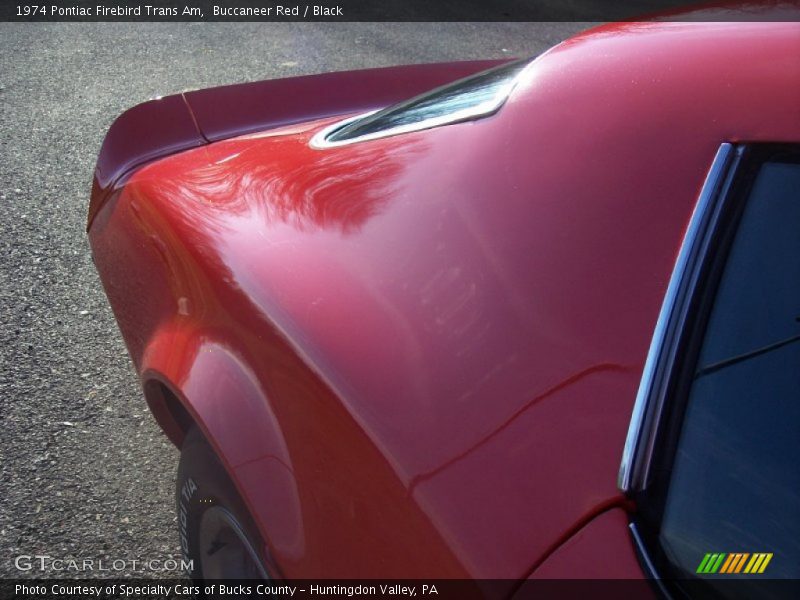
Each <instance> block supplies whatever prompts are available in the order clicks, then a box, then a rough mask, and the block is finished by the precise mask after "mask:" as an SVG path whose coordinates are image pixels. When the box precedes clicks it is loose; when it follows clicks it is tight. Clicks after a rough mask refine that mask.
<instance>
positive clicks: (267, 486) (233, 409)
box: [142, 325, 305, 562]
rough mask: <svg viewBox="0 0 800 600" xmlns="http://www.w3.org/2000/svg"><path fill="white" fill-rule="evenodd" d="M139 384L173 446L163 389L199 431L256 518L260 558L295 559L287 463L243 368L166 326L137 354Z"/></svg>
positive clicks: (256, 387)
mask: <svg viewBox="0 0 800 600" xmlns="http://www.w3.org/2000/svg"><path fill="white" fill-rule="evenodd" d="M176 349H180V350H179V351H177V350H176ZM176 357H180V358H177V359H176ZM142 385H143V388H144V390H145V395H146V397H147V402H148V405H149V406H150V409H151V411H152V413H153V415H154V416H155V418H156V420H157V421H158V423H159V425H160V426H161V428H162V429H163V430H164V432H165V433H166V434H167V435H168V436H169V437H170V439H171V440H172V441H173V442H174V443H175V444H176V445H178V446H180V444H181V442H182V439H183V435H184V433H185V432H184V431H183V430H182V427H181V426H180V424H179V423H178V422H177V420H176V418H175V414H174V412H173V411H172V410H171V409H170V407H169V406H168V402H167V399H166V397H165V395H164V394H163V392H162V391H161V390H162V389H164V388H165V389H167V390H169V392H170V393H171V394H172V395H173V396H174V398H175V399H176V400H177V401H178V402H179V403H180V405H181V407H182V408H183V409H184V410H185V411H186V412H187V413H188V414H189V415H190V417H191V420H192V421H193V423H194V424H196V425H197V427H199V428H200V430H201V431H202V432H203V434H204V436H205V437H206V439H207V440H208V442H209V443H210V444H211V446H212V447H213V448H214V450H215V451H216V453H217V456H219V457H220V460H221V462H222V463H223V465H224V466H225V468H226V470H227V471H228V474H229V475H230V476H231V479H232V480H233V482H234V484H235V485H236V486H237V488H238V491H239V494H240V496H241V497H242V499H243V500H244V501H245V504H246V505H247V506H248V508H249V509H250V513H251V515H253V516H254V518H256V521H257V525H258V527H259V529H260V531H261V532H262V536H263V538H264V539H265V540H266V541H267V544H268V546H269V549H268V552H265V553H264V555H265V556H275V557H276V558H280V561H279V562H282V561H283V560H286V559H292V558H296V557H299V556H301V555H302V553H303V550H304V546H305V544H304V534H303V523H302V516H301V515H302V513H301V509H300V499H299V494H298V491H297V485H296V482H295V478H294V472H293V469H292V461H291V458H290V456H289V451H288V448H287V446H286V442H285V439H284V435H283V432H282V430H281V427H280V425H279V423H278V419H277V418H276V416H275V414H274V412H273V409H272V407H271V404H270V402H269V399H268V397H267V394H266V392H265V391H264V389H263V387H262V386H261V384H260V383H259V381H258V379H257V377H256V376H255V374H254V373H253V372H252V370H251V369H250V368H249V367H248V366H247V364H246V362H245V361H244V360H243V359H241V358H240V357H239V356H237V354H236V352H235V351H233V350H231V349H230V348H228V347H226V346H225V345H223V344H220V343H217V342H216V341H214V340H212V339H211V338H210V337H209V336H208V335H204V334H201V333H199V332H196V331H186V330H185V329H183V328H180V327H177V326H174V325H169V326H166V327H162V328H161V330H160V331H159V332H158V333H157V334H156V335H155V336H154V338H153V340H152V342H151V344H149V345H148V347H147V350H146V351H145V353H144V356H143V359H142ZM162 386H163V388H162ZM244 490H247V491H248V493H247V494H245V493H244ZM256 507H257V508H258V510H254V508H256ZM263 515H270V522H269V523H263V522H260V520H259V518H260V516H263Z"/></svg>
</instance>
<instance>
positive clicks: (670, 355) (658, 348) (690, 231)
mask: <svg viewBox="0 0 800 600" xmlns="http://www.w3.org/2000/svg"><path fill="white" fill-rule="evenodd" d="M742 151H743V147H735V146H734V145H733V144H727V143H726V144H722V145H721V146H720V148H719V150H717V154H716V156H715V157H714V161H713V162H712V164H711V168H710V169H709V172H708V175H707V176H706V180H705V183H704V184H703V187H702V190H701V192H700V197H699V198H698V201H697V205H696V206H695V209H694V212H693V213H692V217H691V219H690V221H689V226H688V228H687V230H686V234H685V236H684V239H683V243H682V244H681V249H680V252H679V254H678V258H677V261H676V263H675V267H674V269H673V272H672V276H671V277H670V281H669V285H668V286H667V293H666V296H665V298H664V303H663V305H662V306H661V312H660V313H659V315H658V320H657V321H656V327H655V331H654V333H653V339H652V342H651V344H650V349H649V351H648V353H647V360H646V361H645V365H644V371H643V373H642V380H641V383H640V384H639V391H638V393H637V395H636V402H635V404H634V407H633V414H632V416H631V422H630V426H629V428H628V436H627V438H626V440H625V448H624V450H623V452H622V463H621V465H620V470H619V478H618V481H617V482H618V485H619V488H620V489H621V490H622V491H623V492H626V493H632V492H638V491H642V490H644V489H645V487H647V483H648V481H649V479H648V472H649V469H650V464H651V462H652V458H653V450H654V445H655V438H656V434H657V432H658V427H659V422H660V420H661V415H662V412H663V410H664V403H665V400H666V394H667V387H668V384H669V379H670V377H671V375H672V371H673V366H674V364H675V360H676V356H677V351H678V343H679V341H680V336H681V332H682V331H683V329H684V323H685V321H686V316H687V313H688V310H689V305H690V301H691V298H692V296H693V295H694V291H695V288H696V287H697V283H698V279H699V275H700V271H701V268H702V265H703V262H704V258H705V256H706V254H707V252H708V249H709V243H710V239H711V235H712V233H713V231H714V229H715V225H716V223H717V221H718V219H719V215H720V211H721V209H722V204H723V202H721V201H720V200H721V199H722V198H724V196H725V195H726V191H727V188H728V186H729V184H730V180H731V177H732V174H733V172H734V171H735V168H736V165H737V164H738V162H739V159H740V158H741V154H742Z"/></svg>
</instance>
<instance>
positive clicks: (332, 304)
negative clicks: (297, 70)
mask: <svg viewBox="0 0 800 600" xmlns="http://www.w3.org/2000/svg"><path fill="white" fill-rule="evenodd" d="M488 64H489V63H456V64H448V65H425V66H417V67H400V68H393V69H380V70H370V71H358V72H351V73H334V74H328V75H321V76H313V77H305V78H296V79H288V80H281V81H271V82H263V83H258V84H248V85H242V86H232V87H229V88H221V89H215V90H205V91H200V92H190V93H186V94H183V95H180V96H173V97H169V98H164V99H161V100H157V101H154V102H151V103H148V104H145V105H142V106H140V107H137V108H134V109H132V110H131V111H129V112H128V113H126V114H125V115H123V116H122V117H120V119H119V120H118V121H117V123H116V124H115V125H114V126H113V127H112V129H111V132H110V133H109V136H108V138H107V139H106V142H105V144H104V146H103V150H102V152H101V156H100V159H99V161H98V168H97V173H96V179H95V186H94V190H93V196H92V205H91V206H92V207H91V211H90V227H89V237H90V240H91V246H92V250H93V254H94V258H95V261H96V264H97V268H98V271H99V273H100V276H101V279H102V282H103V285H104V286H105V290H106V292H107V295H108V298H109V300H110V302H111V306H112V307H113V310H114V313H115V315H116V318H117V320H118V322H119V326H120V329H121V331H122V334H123V336H124V338H125V341H126V343H127V346H128V349H129V351H130V354H131V357H132V359H133V362H134V364H135V366H136V370H137V372H138V373H139V375H140V377H141V381H142V385H143V388H144V390H145V394H146V397H147V401H148V403H149V405H150V408H151V409H152V412H153V414H154V415H155V417H156V419H157V420H158V422H159V424H160V425H161V427H162V428H163V430H164V431H165V432H166V434H167V435H168V436H169V437H170V438H171V439H172V440H173V441H174V442H175V443H176V444H178V445H179V444H180V442H181V440H182V436H183V434H184V432H185V426H186V423H185V418H181V417H180V415H181V414H183V413H182V410H185V412H186V413H187V414H188V415H189V416H190V418H191V420H192V421H193V422H194V423H195V424H196V425H197V426H198V427H200V428H201V429H202V431H203V432H204V434H205V435H206V437H207V439H208V440H209V442H210V443H211V444H212V445H213V447H214V448H215V450H216V451H217V453H218V455H219V456H220V458H221V460H222V462H223V463H224V465H225V466H226V469H227V471H228V472H229V474H230V476H231V478H232V479H233V480H234V482H235V483H236V486H237V488H238V490H239V492H240V494H241V496H242V498H243V499H244V500H245V502H246V503H247V505H248V506H249V509H250V511H251V513H252V515H253V516H254V518H255V521H256V522H257V524H258V527H259V529H260V531H261V533H262V535H263V537H264V540H265V541H266V544H267V546H268V556H269V557H270V558H269V559H268V560H269V561H270V565H269V566H270V567H271V569H274V572H276V573H279V574H281V575H282V576H284V577H287V578H303V577H358V578H366V577H397V578H401V577H402V578H429V577H447V578H451V577H452V578H465V577H467V578H499V579H508V580H521V579H524V578H527V577H534V578H536V577H554V578H564V577H589V578H592V577H623V578H637V577H642V570H641V568H640V567H639V564H638V562H637V559H636V556H635V553H634V550H633V546H632V544H631V542H630V540H629V533H628V531H627V523H628V516H627V511H630V510H634V507H633V506H632V505H631V504H630V503H629V502H628V501H627V500H626V498H625V497H624V496H623V495H622V493H621V492H620V491H619V490H618V488H617V485H616V477H617V471H618V468H619V464H620V456H621V453H622V448H623V444H624V441H625V435H626V431H627V428H628V424H629V419H630V415H631V409H632V406H633V402H634V399H635V397H636V392H637V387H638V385H639V381H640V377H641V374H642V367H643V363H644V361H645V357H646V355H647V350H648V345H649V343H650V339H651V336H652V333H653V328H654V325H655V322H656V318H657V316H658V312H659V308H660V306H661V303H662V300H663V298H664V293H665V289H666V286H667V282H668V280H669V277H670V273H671V271H672V268H673V265H674V262H675V256H676V253H677V252H678V249H679V247H680V244H681V240H682V237H683V234H684V231H685V229H686V226H687V222H688V221H689V218H690V216H691V214H692V210H693V208H694V206H695V203H696V201H697V197H698V193H699V190H700V188H701V186H702V184H703V181H704V178H705V177H706V174H707V172H708V169H709V166H710V164H711V161H712V159H713V158H714V155H715V153H716V151H717V149H718V148H719V146H720V144H721V143H724V142H738V141H747V142H750V141H769V142H781V141H787V142H796V141H797V140H800V29H798V26H797V24H795V23H787V22H777V23H627V24H618V25H613V26H604V27H600V28H598V29H594V30H592V31H590V32H587V33H585V34H582V35H579V36H577V37H575V38H572V39H570V40H568V41H566V42H564V43H562V44H560V45H559V46H557V47H555V48H554V49H552V50H551V51H549V52H548V53H546V54H545V55H543V56H541V57H539V58H537V59H536V60H535V62H533V63H532V64H531V65H530V66H529V67H527V68H526V70H525V72H524V73H523V75H522V77H521V80H520V83H519V84H518V85H517V87H516V88H515V90H514V91H513V93H512V94H511V95H510V97H509V98H508V101H507V102H506V104H505V105H504V106H503V107H502V109H500V110H499V112H498V113H497V114H495V115H493V116H491V117H488V118H485V119H480V120H476V121H469V122H463V123H457V124H452V125H447V126H444V127H437V128H432V129H428V130H424V131H417V132H413V133H407V134H403V135H396V136H391V137H385V138H382V139H377V140H371V141H365V142H361V143H354V144H350V145H344V146H340V147H334V148H325V149H318V148H314V147H311V146H310V145H309V140H310V139H311V138H312V137H313V136H314V135H315V134H316V133H317V132H318V131H320V130H321V129H322V128H324V127H326V126H328V125H330V124H331V123H333V122H335V121H336V120H338V119H341V118H342V117H343V116H346V115H350V114H355V113H359V112H363V111H365V110H369V109H372V108H378V107H381V106H385V105H387V104H389V103H391V102H393V101H397V100H400V99H403V98H405V97H409V96H413V95H414V94H417V93H420V92H422V91H424V90H426V89H429V88H431V87H434V86H436V85H440V84H443V83H445V82H448V81H451V80H455V79H457V78H459V77H463V76H464V75H467V74H469V73H471V72H475V71H477V70H479V69H482V68H485V67H486V66H488ZM176 405H179V406H180V407H182V409H178V408H176ZM265 554H267V552H265ZM576 565H579V566H580V568H579V569H577V570H576Z"/></svg>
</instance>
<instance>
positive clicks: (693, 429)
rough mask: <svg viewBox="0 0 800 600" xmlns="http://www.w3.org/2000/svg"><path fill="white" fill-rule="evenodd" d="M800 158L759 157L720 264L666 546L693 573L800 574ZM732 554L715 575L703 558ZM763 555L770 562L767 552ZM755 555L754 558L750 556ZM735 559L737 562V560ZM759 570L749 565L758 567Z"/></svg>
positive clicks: (668, 509) (751, 582)
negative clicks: (759, 557) (762, 565)
mask: <svg viewBox="0 0 800 600" xmlns="http://www.w3.org/2000/svg"><path fill="white" fill-rule="evenodd" d="M798 367H800V165H798V164H793V163H782V162H771V163H765V164H763V165H762V166H761V168H760V170H759V171H758V174H757V175H756V178H755V180H754V182H753V187H752V191H751V192H750V195H749V198H748V199H747V202H746V204H745V206H744V209H743V213H742V216H741V220H740V222H739V225H738V229H737V231H736V234H735V237H734V239H733V242H732V245H731V248H730V252H729V255H728V258H727V261H726V264H725V267H724V269H723V271H722V274H721V278H720V282H719V286H718V289H717V292H716V297H715V299H714V303H713V306H712V308H711V312H710V314H709V317H708V324H707V326H706V330H705V334H704V337H703V341H702V344H701V347H700V351H699V359H698V361H697V365H696V368H695V369H694V372H693V378H692V381H691V386H690V388H689V393H688V401H687V405H686V412H685V415H684V420H683V425H682V430H681V432H680V437H679V439H678V444H677V451H676V454H675V458H674V463H673V466H672V474H671V479H670V483H669V488H668V493H667V497H666V503H665V506H664V512H663V516H662V520H661V530H660V535H659V538H660V540H659V541H660V545H661V547H662V549H663V550H664V553H665V555H666V557H667V559H668V560H669V562H670V563H671V564H672V565H673V566H674V567H677V569H678V570H679V571H681V572H683V573H684V574H685V575H690V576H693V577H694V576H698V577H702V578H704V579H709V581H710V582H711V585H720V584H719V583H718V582H719V581H722V580H725V579H730V577H731V575H727V574H720V571H721V569H722V566H723V564H724V563H725V562H726V561H728V559H729V555H730V554H732V553H742V554H749V555H750V556H748V557H746V558H745V559H742V561H741V562H742V567H741V570H740V571H739V574H738V575H736V574H734V575H733V577H736V578H740V579H746V582H747V583H745V585H746V586H747V587H748V590H749V591H748V595H749V596H750V597H758V596H759V592H760V591H763V590H762V589H760V588H759V584H758V581H759V579H758V577H759V576H758V575H756V576H753V575H752V574H745V573H744V571H745V570H747V568H748V565H751V561H752V560H756V559H755V558H754V557H753V555H754V554H757V553H770V554H772V556H771V557H770V560H769V564H768V565H767V567H766V569H765V571H764V575H763V576H764V577H769V578H798V577H800V368H798ZM709 553H717V554H724V555H725V556H724V557H723V558H722V559H715V560H720V561H722V562H721V563H720V564H719V565H718V567H717V568H716V569H715V570H716V571H717V573H716V574H712V573H700V574H698V572H697V571H698V568H699V567H700V566H701V563H702V562H703V559H704V558H705V557H706V555H707V554H709ZM762 562H763V561H762ZM753 564H755V563H753ZM729 566H730V565H729ZM751 568H752V565H751Z"/></svg>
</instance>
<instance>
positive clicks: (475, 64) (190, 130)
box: [87, 59, 511, 229]
mask: <svg viewBox="0 0 800 600" xmlns="http://www.w3.org/2000/svg"><path fill="white" fill-rule="evenodd" d="M508 60H511V59H501V60H483V61H466V62H453V63H434V64H427V65H411V66H402V67H387V68H381V69H364V70H360V71H344V72H339V73H324V74H321V75H306V76H302V77H292V78H288V79H274V80H268V81H259V82H255V83H242V84H237V85H229V86H224V87H217V88H209V89H205V90H197V91H192V92H184V93H182V94H175V95H174V96H166V97H164V98H158V99H154V100H150V101H149V102H144V103H143V104H139V105H137V106H134V107H133V108H131V109H129V110H127V111H125V112H124V113H122V114H121V115H120V116H119V117H118V118H117V120H116V121H114V123H113V124H112V125H111V127H110V128H109V130H108V133H107V134H106V137H105V140H103V145H102V146H101V148H100V155H99V156H98V159H97V166H96V168H95V173H94V181H93V183H92V197H91V201H90V203H89V217H88V224H87V229H88V227H91V224H92V221H93V219H94V217H95V215H97V212H98V211H99V210H100V208H101V207H102V206H103V204H104V203H105V202H106V200H107V199H108V197H109V195H110V194H111V192H112V191H113V190H114V189H116V188H117V187H119V186H120V185H121V184H122V183H123V182H124V179H125V178H127V177H128V176H129V175H130V174H131V173H133V171H135V170H136V169H138V168H140V167H142V166H144V165H145V164H147V163H150V162H152V161H154V160H157V159H159V158H163V157H165V156H168V155H170V154H175V153H177V152H181V151H183V150H188V149H190V148H196V147H198V146H202V145H205V144H209V143H211V142H216V141H219V140H224V139H227V138H231V137H235V136H238V135H244V134H247V133H253V132H256V131H264V130H267V129H274V128H277V127H282V126H284V125H291V124H294V123H302V122H304V121H311V120H316V119H322V118H326V117H333V116H337V115H344V114H348V113H356V112H366V111H368V110H374V109H377V108H382V107H385V106H388V105H390V104H393V103H395V102H398V101H400V100H404V99H406V98H411V97H413V96H416V95H417V94H421V93H423V92H426V91H428V90H430V89H433V88H435V87H438V86H441V85H445V84H447V83H450V82H452V81H456V80H457V79H461V78H463V77H467V76H469V75H472V74H473V73H477V72H478V71H482V70H485V69H488V68H490V67H493V66H496V65H499V64H502V63H504V62H507V61H508Z"/></svg>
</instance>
